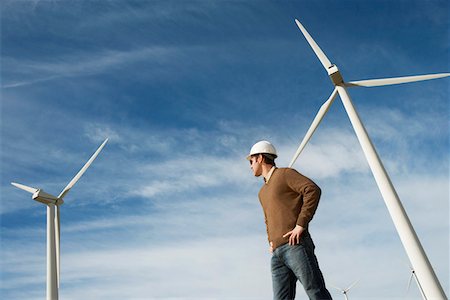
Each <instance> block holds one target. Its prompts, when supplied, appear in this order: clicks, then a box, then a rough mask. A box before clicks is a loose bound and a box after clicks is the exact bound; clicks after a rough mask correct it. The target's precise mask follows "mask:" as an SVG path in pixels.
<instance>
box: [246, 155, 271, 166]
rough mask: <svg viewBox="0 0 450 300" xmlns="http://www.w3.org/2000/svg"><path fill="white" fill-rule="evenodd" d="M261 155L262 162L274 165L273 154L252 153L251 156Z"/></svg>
mask: <svg viewBox="0 0 450 300" xmlns="http://www.w3.org/2000/svg"><path fill="white" fill-rule="evenodd" d="M260 154H261V155H262V157H263V162H264V163H266V164H268V165H272V166H274V167H275V166H276V164H275V158H276V157H275V155H272V154H269V153H258V154H253V155H252V157H256V156H258V155H260Z"/></svg>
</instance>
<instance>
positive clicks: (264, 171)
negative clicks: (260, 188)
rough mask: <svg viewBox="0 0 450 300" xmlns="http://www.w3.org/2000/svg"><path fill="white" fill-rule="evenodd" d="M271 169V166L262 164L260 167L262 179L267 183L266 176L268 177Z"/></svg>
mask: <svg viewBox="0 0 450 300" xmlns="http://www.w3.org/2000/svg"><path fill="white" fill-rule="evenodd" d="M272 167H273V166H272V165H269V164H263V165H262V166H261V168H262V171H261V175H262V176H263V177H264V179H265V181H267V176H268V175H269V173H270V170H272Z"/></svg>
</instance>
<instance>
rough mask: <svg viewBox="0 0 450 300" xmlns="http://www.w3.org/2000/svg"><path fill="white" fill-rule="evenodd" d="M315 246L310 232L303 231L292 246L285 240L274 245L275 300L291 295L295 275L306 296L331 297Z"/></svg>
mask: <svg viewBox="0 0 450 300" xmlns="http://www.w3.org/2000/svg"><path fill="white" fill-rule="evenodd" d="M314 248H315V246H314V243H313V241H312V239H311V236H310V235H309V233H308V232H303V234H302V236H301V238H300V243H299V244H297V245H293V246H290V245H289V244H284V245H281V246H279V247H277V248H276V249H275V251H274V252H273V255H272V261H271V267H272V285H273V298H274V299H275V300H288V299H289V300H291V299H294V298H295V286H296V283H297V279H298V280H299V281H300V283H301V284H302V285H303V288H304V289H305V291H306V294H307V295H308V297H309V299H317V300H319V299H320V300H324V299H332V298H331V295H330V293H329V292H328V290H327V288H326V287H325V281H324V279H323V276H322V272H321V271H320V269H319V264H318V262H317V258H316V256H315V254H314Z"/></svg>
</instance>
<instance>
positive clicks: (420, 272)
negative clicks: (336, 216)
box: [289, 20, 450, 299]
mask: <svg viewBox="0 0 450 300" xmlns="http://www.w3.org/2000/svg"><path fill="white" fill-rule="evenodd" d="M295 22H296V23H297V26H298V27H299V29H300V30H301V31H302V33H303V35H304V36H305V38H306V40H307V41H308V43H309V45H310V46H311V48H312V49H313V51H314V53H315V54H316V56H317V57H318V58H319V60H320V62H321V63H322V65H323V66H324V68H325V69H326V70H327V73H328V75H329V76H330V79H331V81H332V83H333V85H334V86H335V88H334V90H333V92H332V94H331V96H330V97H329V98H328V100H327V101H326V102H325V103H324V104H323V105H322V107H321V108H320V110H319V112H318V113H317V115H316V117H315V118H314V120H313V122H312V124H311V126H310V128H309V129H308V131H307V133H306V135H305V137H304V138H303V140H302V142H301V143H300V146H299V147H298V149H297V151H296V153H295V154H294V157H293V158H292V161H291V163H290V164H289V167H292V165H293V164H294V163H295V161H296V159H297V158H298V156H299V155H300V153H301V152H302V151H303V149H304V147H305V146H306V144H307V143H308V141H309V140H310V139H311V136H312V135H313V134H314V131H315V130H316V129H317V126H318V125H319V124H320V122H321V121H322V119H323V117H324V116H325V114H326V113H327V111H328V109H329V108H330V105H331V104H332V103H333V101H334V98H335V97H336V95H337V94H339V96H340V98H341V100H342V103H343V105H344V108H345V110H346V112H347V115H348V117H349V118H350V122H351V123H352V126H353V128H354V130H355V133H356V136H357V137H358V140H359V143H360V144H361V147H362V150H363V152H364V155H365V157H366V159H367V162H368V163H369V166H370V169H371V170H372V173H373V176H374V177H375V181H376V183H377V186H378V188H379V190H380V192H381V195H382V196H383V199H384V202H385V204H386V206H387V208H388V210H389V213H390V215H391V218H392V220H393V222H394V225H395V228H396V229H397V232H398V234H399V236H400V239H401V241H402V243H403V247H404V248H405V250H406V254H407V255H408V258H409V260H410V262H411V264H412V266H413V268H414V270H415V271H416V275H417V279H418V282H420V286H422V288H423V293H424V295H425V296H426V299H447V298H446V296H445V293H444V290H443V289H442V286H441V284H440V282H439V280H438V278H437V277H436V274H435V273H434V270H433V268H432V266H431V264H430V262H429V260H428V257H427V256H426V254H425V251H424V249H423V247H422V245H421V244H420V241H419V238H418V237H417V234H416V232H415V231H414V228H413V226H412V224H411V222H410V220H409V218H408V216H407V214H406V212H405V209H404V208H403V205H402V203H401V201H400V199H399V197H398V195H397V192H396V191H395V189H394V186H393V185H392V182H391V180H390V178H389V176H388V174H387V172H386V170H385V169H384V166H383V164H382V162H381V160H380V158H379V156H378V154H377V152H376V150H375V147H374V146H373V144H372V141H371V140H370V138H369V135H368V134H367V131H366V129H365V128H364V125H363V124H362V122H361V119H360V118H359V116H358V113H357V112H356V109H355V107H354V106H353V103H352V101H351V99H350V95H349V94H348V92H347V89H346V88H347V87H354V86H363V87H375V86H384V85H391V84H400V83H408V82H415V81H422V80H429V79H436V78H442V77H448V76H450V73H442V74H432V75H418V76H407V77H397V78H385V79H372V80H361V81H350V82H344V80H343V78H342V75H341V73H340V72H339V69H338V68H337V66H336V65H334V64H332V63H331V62H330V60H329V59H328V58H327V57H326V55H325V54H324V53H323V51H322V50H321V49H320V47H319V46H318V45H317V43H316V42H315V41H314V39H313V38H312V37H311V35H309V33H308V32H307V31H306V29H305V28H304V27H303V25H302V24H301V23H300V22H299V21H298V20H295Z"/></svg>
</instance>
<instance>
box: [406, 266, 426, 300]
mask: <svg viewBox="0 0 450 300" xmlns="http://www.w3.org/2000/svg"><path fill="white" fill-rule="evenodd" d="M409 269H410V270H411V275H410V276H409V280H408V287H407V288H406V293H408V292H409V288H410V287H411V282H412V280H413V277H414V280H415V281H416V284H417V287H418V288H419V291H420V294H421V295H422V298H423V299H427V298H426V297H425V295H424V293H423V290H422V287H421V286H420V283H419V281H418V280H417V276H416V271H414V269H413V268H411V267H409Z"/></svg>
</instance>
